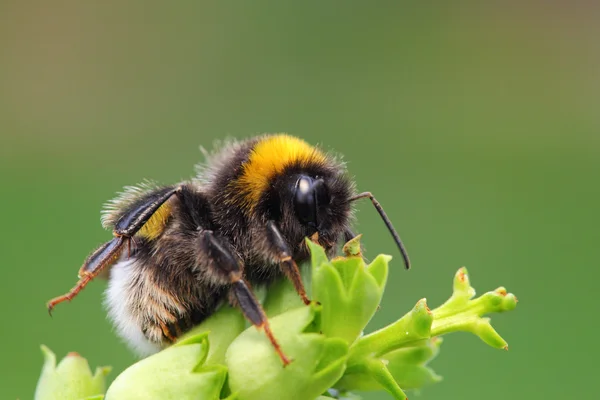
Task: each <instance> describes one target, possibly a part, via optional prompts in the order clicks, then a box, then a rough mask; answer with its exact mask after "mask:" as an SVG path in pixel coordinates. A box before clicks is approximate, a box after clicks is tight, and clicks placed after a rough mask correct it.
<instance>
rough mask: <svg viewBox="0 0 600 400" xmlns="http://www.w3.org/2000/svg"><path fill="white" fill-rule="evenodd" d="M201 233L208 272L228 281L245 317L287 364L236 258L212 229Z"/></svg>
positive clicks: (285, 363)
mask: <svg viewBox="0 0 600 400" xmlns="http://www.w3.org/2000/svg"><path fill="white" fill-rule="evenodd" d="M203 235H204V240H203V242H202V247H203V250H204V252H205V253H206V255H207V257H208V260H207V261H208V266H209V269H210V271H209V273H211V274H215V275H218V277H219V278H218V279H219V280H220V281H228V283H229V284H230V285H231V291H232V293H233V296H234V297H235V299H236V301H237V304H238V306H239V307H240V309H241V310H242V313H243V314H244V316H245V317H246V319H248V321H250V322H251V323H252V325H254V326H255V327H257V328H259V329H261V328H262V329H263V330H264V331H265V334H266V335H267V337H268V338H269V341H270V342H271V344H272V345H273V347H274V348H275V351H276V352H277V354H278V355H279V358H281V361H282V362H283V365H284V366H286V365H288V364H289V363H290V362H291V360H290V359H289V358H288V357H287V356H286V355H285V354H284V353H283V350H282V349H281V346H280V345H279V343H278V342H277V339H275V336H274V335H273V332H272V331H271V327H270V325H269V320H268V319H267V316H266V315H265V312H264V310H263V309H262V307H261V305H260V303H259V302H258V300H257V299H256V296H254V294H253V293H252V291H251V290H250V288H249V285H248V283H247V282H246V281H245V280H244V278H243V276H242V274H243V271H242V268H240V264H239V263H238V261H237V259H236V258H235V256H234V255H233V254H232V253H231V251H230V250H229V248H228V247H227V246H226V245H225V244H224V243H223V242H222V241H220V240H219V239H217V238H216V237H215V235H214V234H213V233H212V231H204V232H203Z"/></svg>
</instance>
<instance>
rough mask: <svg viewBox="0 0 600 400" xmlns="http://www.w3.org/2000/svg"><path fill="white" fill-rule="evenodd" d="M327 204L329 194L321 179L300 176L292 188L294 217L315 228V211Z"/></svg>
mask: <svg viewBox="0 0 600 400" xmlns="http://www.w3.org/2000/svg"><path fill="white" fill-rule="evenodd" d="M326 204H329V193H328V191H327V186H325V183H324V182H323V180H322V179H313V178H311V177H309V176H306V175H301V176H300V177H299V178H298V180H297V181H296V186H295V188H294V208H295V210H296V216H297V217H298V219H299V220H300V222H302V223H303V224H306V225H309V226H312V227H314V228H316V227H317V225H318V224H317V222H318V221H317V210H318V208H319V207H321V206H324V205H326Z"/></svg>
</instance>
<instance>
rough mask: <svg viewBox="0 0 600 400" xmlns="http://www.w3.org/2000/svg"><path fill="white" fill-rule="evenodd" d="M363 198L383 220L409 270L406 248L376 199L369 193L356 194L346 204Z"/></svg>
mask: <svg viewBox="0 0 600 400" xmlns="http://www.w3.org/2000/svg"><path fill="white" fill-rule="evenodd" d="M364 198H369V199H371V202H372V203H373V206H374V207H375V209H376V210H377V212H378V213H379V215H380V216H381V219H382V220H383V222H385V226H387V228H388V230H389V231H390V233H391V234H392V237H393V238H394V241H395V242H396V245H397V246H398V249H399V250H400V254H402V258H403V259H404V267H405V268H406V269H410V259H409V258H408V253H407V252H406V248H405V247H404V244H402V239H400V236H399V235H398V232H396V230H395V229H394V227H393V226H392V221H390V219H389V218H388V216H387V214H386V213H385V211H383V207H381V204H379V202H378V201H377V199H375V197H374V196H373V195H372V194H371V192H364V193H360V194H357V195H356V196H353V197H350V200H348V202H352V201H356V200H360V199H364Z"/></svg>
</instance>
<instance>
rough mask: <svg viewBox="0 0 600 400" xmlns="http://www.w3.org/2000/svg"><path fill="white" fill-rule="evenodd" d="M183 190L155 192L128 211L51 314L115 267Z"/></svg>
mask: <svg viewBox="0 0 600 400" xmlns="http://www.w3.org/2000/svg"><path fill="white" fill-rule="evenodd" d="M179 190H180V189H179V188H172V189H170V190H167V191H164V190H163V191H161V192H159V193H151V194H150V195H148V196H147V197H146V198H145V201H142V202H141V203H138V204H136V206H135V207H133V208H132V209H130V210H127V212H125V213H124V214H123V215H122V216H121V217H120V218H119V220H118V221H117V222H116V224H115V227H114V231H113V234H114V236H115V237H114V238H113V239H112V240H110V241H108V242H106V243H104V244H103V245H102V246H100V247H99V248H98V249H97V250H95V251H94V252H93V253H92V254H91V255H90V256H89V257H88V258H87V259H86V260H85V262H84V263H83V266H82V267H81V268H80V269H79V281H78V282H77V284H76V285H75V286H74V287H73V288H72V289H71V290H70V291H69V292H68V293H66V294H64V295H62V296H58V297H55V298H53V299H52V300H50V301H49V302H48V304H47V307H48V312H49V313H50V314H52V310H53V309H54V307H55V306H56V305H57V304H59V303H62V302H63V301H71V300H72V299H73V297H75V296H77V294H78V293H79V292H80V291H81V290H82V289H83V288H84V287H86V285H87V284H88V283H89V282H90V281H91V280H92V279H94V278H95V277H96V276H97V275H98V274H99V273H100V272H101V271H102V270H103V269H104V268H106V267H107V266H109V265H111V264H113V263H114V262H115V261H116V260H117V259H118V258H119V256H120V255H121V252H122V251H123V248H124V246H125V243H127V246H128V248H129V247H130V246H131V239H132V237H133V236H134V235H135V234H136V233H137V232H138V231H139V230H140V229H142V227H143V226H144V225H145V224H146V222H148V220H149V219H150V218H152V216H153V215H154V213H156V211H157V210H158V209H159V208H160V206H162V205H163V204H164V203H165V202H166V201H167V200H169V199H170V198H171V196H173V195H174V194H175V193H177V192H178V191H179Z"/></svg>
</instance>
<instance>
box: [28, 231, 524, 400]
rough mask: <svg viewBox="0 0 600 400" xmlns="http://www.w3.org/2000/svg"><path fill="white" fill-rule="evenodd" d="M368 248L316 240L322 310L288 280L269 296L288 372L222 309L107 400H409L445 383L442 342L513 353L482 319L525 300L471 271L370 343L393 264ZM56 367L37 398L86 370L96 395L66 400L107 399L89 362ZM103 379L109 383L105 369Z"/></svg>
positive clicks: (141, 365) (123, 381) (129, 374)
mask: <svg viewBox="0 0 600 400" xmlns="http://www.w3.org/2000/svg"><path fill="white" fill-rule="evenodd" d="M359 240H360V238H356V239H354V240H352V241H350V242H348V243H347V244H346V245H345V246H344V253H345V256H344V257H338V258H335V259H333V260H329V259H328V258H327V256H326V255H325V253H324V251H323V249H322V248H321V247H319V246H318V245H316V244H314V243H312V242H310V241H308V240H307V245H308V246H309V249H310V252H311V264H312V268H311V269H310V270H309V271H308V273H307V275H308V276H307V279H308V278H311V287H312V294H311V295H312V299H313V300H315V301H316V302H315V303H314V304H312V305H310V306H308V307H307V306H304V305H303V304H302V303H301V301H300V300H299V298H298V296H297V295H296V293H295V291H294V289H293V287H292V286H291V285H290V284H289V283H288V282H287V281H282V282H278V283H277V284H276V285H275V286H274V287H273V288H271V289H270V290H269V291H268V293H266V298H265V299H264V301H263V305H264V308H265V311H266V312H267V315H268V316H269V319H270V323H271V327H272V330H273V332H274V334H275V336H276V337H277V338H278V340H279V341H280V344H281V346H282V347H283V349H284V351H285V352H286V354H287V355H288V356H290V357H291V358H292V359H293V360H294V361H293V362H292V364H290V365H289V366H288V367H286V368H283V366H282V364H281V360H280V359H279V357H278V356H277V355H276V353H275V352H274V351H273V348H272V346H271V344H270V342H269V341H268V339H267V338H266V336H265V335H264V334H263V333H262V332H260V331H258V330H257V329H256V328H254V327H249V328H246V325H245V322H244V320H243V317H242V316H241V314H240V313H239V312H238V311H237V310H236V309H232V308H230V307H223V308H222V309H221V310H220V311H219V312H217V313H216V314H215V315H213V316H212V317H211V318H209V319H207V320H206V321H205V322H203V323H202V324H200V325H199V326H197V327H196V328H194V329H193V330H192V331H191V332H189V333H188V334H187V335H185V336H184V337H183V338H182V339H181V340H179V341H178V342H177V343H176V344H174V345H173V346H171V347H169V348H167V349H165V350H163V351H161V352H159V353H157V354H155V355H153V356H150V357H148V358H146V359H144V360H141V361H139V362H138V363H136V364H134V365H132V366H131V367H129V368H128V369H126V370H125V371H124V372H122V373H121V374H120V375H119V376H118V377H117V378H116V379H115V381H114V382H113V383H112V384H111V385H110V387H109V388H108V391H107V392H106V397H105V398H106V400H127V399H145V400H149V399H163V400H164V399H177V400H181V399H215V400H218V399H225V398H227V399H230V400H232V399H239V400H254V399H257V400H258V399H261V400H269V399H284V398H285V399H298V400H308V399H319V400H326V399H331V398H344V399H357V398H359V397H358V396H357V395H356V394H355V393H356V392H360V391H377V390H386V391H387V392H389V393H390V394H391V395H392V396H393V398H396V399H405V398H407V397H406V395H405V393H404V390H410V389H417V388H421V387H424V386H426V385H428V384H432V383H435V382H438V381H439V380H440V379H441V378H440V377H439V376H438V375H437V374H436V373H435V372H434V371H433V370H432V369H431V368H430V367H429V366H428V364H429V362H430V361H431V360H432V359H433V358H434V357H436V356H437V354H438V353H439V350H440V345H441V343H442V339H441V338H439V336H440V335H443V334H446V333H450V332H456V331H466V332H471V333H473V334H475V335H477V336H479V337H480V338H481V339H482V340H483V341H484V342H485V343H487V344H488V345H490V346H493V347H497V348H500V349H502V348H504V349H507V348H508V347H507V344H506V342H505V341H504V340H503V339H502V338H501V337H500V335H499V334H498V333H497V332H496V331H495V330H494V329H493V328H492V326H491V324H490V321H489V319H488V318H484V317H483V315H485V314H488V313H491V312H503V311H508V310H512V309H513V308H515V306H516V304H517V299H516V297H515V296H514V295H513V294H509V293H507V292H506V290H505V289H504V288H503V287H500V288H498V289H496V290H494V291H491V292H487V293H485V294H483V295H482V296H480V297H478V298H473V297H474V296H475V290H474V289H473V288H472V287H471V284H470V282H469V277H468V274H467V270H466V269H465V268H461V269H459V270H458V272H457V273H456V275H455V277H454V290H453V294H452V296H451V297H450V298H449V299H448V301H446V302H445V303H444V304H442V305H441V306H440V307H438V308H435V309H433V310H430V309H429V307H428V306H427V303H426V300H425V299H421V300H419V301H418V302H417V303H416V305H415V307H414V308H413V309H412V310H410V311H409V312H408V313H407V314H406V315H404V316H403V317H402V318H400V319H399V320H397V321H396V322H394V323H392V324H390V325H388V326H386V327H384V328H383V329H380V330H378V331H376V332H372V333H370V334H367V335H363V330H364V328H365V326H366V325H367V323H368V322H369V320H370V319H371V318H372V316H373V314H374V313H375V312H376V311H377V308H378V306H379V303H380V301H381V298H382V295H383V291H384V288H385V285H386V280H387V274H388V262H389V261H390V259H391V257H389V256H386V255H380V256H378V257H376V258H375V259H374V260H373V261H372V262H371V263H370V264H368V265H367V264H365V262H364V260H363V257H362V255H361V254H360V245H359ZM46 354H48V353H47V351H46ZM51 358H52V359H53V358H54V356H53V355H52V357H51ZM47 359H48V356H47ZM63 362H64V361H63ZM46 364H48V361H47V362H46ZM48 368H50V367H48V366H47V365H46V366H45V367H44V372H43V374H42V378H40V381H39V383H38V388H37V391H36V399H38V400H46V399H55V398H59V397H57V396H56V394H55V391H56V390H62V392H61V393H67V392H68V391H67V390H66V389H64V388H65V386H68V385H69V384H70V383H69V380H68V379H63V378H64V376H69V374H72V375H73V376H75V375H77V374H80V375H81V371H80V370H82V369H83V370H85V369H87V370H86V371H87V373H86V374H84V375H85V376H86V377H88V376H89V377H88V378H86V379H87V381H86V382H87V384H88V385H89V387H90V389H89V390H88V391H87V392H86V391H73V392H72V393H73V394H72V395H70V397H65V395H63V397H60V398H61V399H63V400H70V399H74V400H75V399H81V398H85V396H96V397H88V398H101V396H100V397H98V396H99V395H101V394H102V391H101V389H102V387H101V385H100V386H99V385H98V384H97V380H98V379H100V378H98V374H97V376H96V377H94V378H92V377H91V373H90V372H89V367H88V366H87V362H86V363H85V366H83V365H80V366H79V367H74V368H71V369H69V370H68V371H67V369H66V368H65V369H64V371H62V375H60V374H58V375H49V374H48V371H49V369H48ZM58 369H60V366H59V368H58ZM101 371H104V372H102V373H101V374H100V375H101V376H103V375H105V371H106V370H104V369H101ZM61 376H63V378H61ZM94 385H95V386H94ZM61 386H62V389H61ZM68 393H71V392H68ZM78 396H79V397H78Z"/></svg>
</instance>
